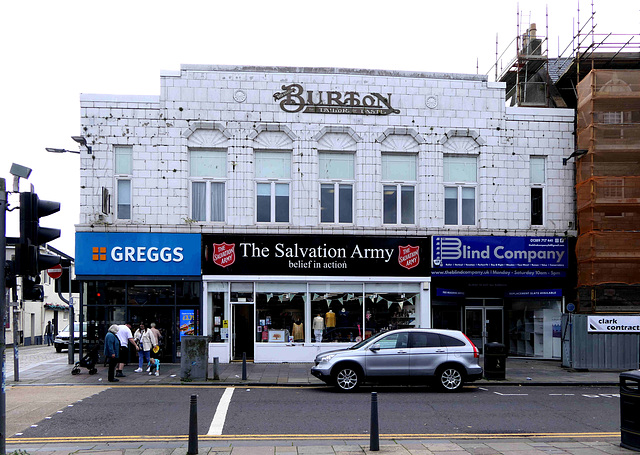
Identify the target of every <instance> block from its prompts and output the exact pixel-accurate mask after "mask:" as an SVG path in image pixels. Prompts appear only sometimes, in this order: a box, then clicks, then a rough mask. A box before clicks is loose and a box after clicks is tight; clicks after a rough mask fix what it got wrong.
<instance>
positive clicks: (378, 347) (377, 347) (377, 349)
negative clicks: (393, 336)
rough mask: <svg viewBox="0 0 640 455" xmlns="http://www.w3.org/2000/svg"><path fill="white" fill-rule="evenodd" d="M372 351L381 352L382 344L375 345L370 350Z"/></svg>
mask: <svg viewBox="0 0 640 455" xmlns="http://www.w3.org/2000/svg"><path fill="white" fill-rule="evenodd" d="M369 350H370V351H373V352H376V351H379V350H380V343H375V344H374V345H373V346H371V347H370V348H369Z"/></svg>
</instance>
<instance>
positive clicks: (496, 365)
mask: <svg viewBox="0 0 640 455" xmlns="http://www.w3.org/2000/svg"><path fill="white" fill-rule="evenodd" d="M506 369H507V351H506V349H505V346H504V344H502V343H487V344H485V345H484V377H485V379H506Z"/></svg>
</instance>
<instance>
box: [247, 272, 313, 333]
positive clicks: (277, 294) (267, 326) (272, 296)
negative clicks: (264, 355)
mask: <svg viewBox="0 0 640 455" xmlns="http://www.w3.org/2000/svg"><path fill="white" fill-rule="evenodd" d="M287 288H288V289H286V290H284V291H283V287H282V286H275V285H270V284H268V283H256V341H257V342H258V343H288V342H304V341H305V323H306V319H305V311H304V310H305V306H306V305H305V303H306V293H305V292H304V290H305V289H304V288H305V285H304V284H303V285H290V286H287ZM276 289H278V290H276ZM287 291H288V292H287Z"/></svg>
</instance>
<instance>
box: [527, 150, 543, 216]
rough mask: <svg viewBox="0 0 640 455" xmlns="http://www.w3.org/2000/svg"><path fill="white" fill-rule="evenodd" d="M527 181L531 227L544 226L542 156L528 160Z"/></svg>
mask: <svg viewBox="0 0 640 455" xmlns="http://www.w3.org/2000/svg"><path fill="white" fill-rule="evenodd" d="M529 181H530V183H531V225H532V226H541V225H543V224H544V189H545V183H546V178H545V159H544V156H531V157H530V158H529Z"/></svg>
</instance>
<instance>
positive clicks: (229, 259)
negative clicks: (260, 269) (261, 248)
mask: <svg viewBox="0 0 640 455" xmlns="http://www.w3.org/2000/svg"><path fill="white" fill-rule="evenodd" d="M235 248H236V244H235V243H229V244H227V243H214V244H213V262H214V264H216V265H219V266H220V267H228V266H230V265H231V264H233V263H234V262H236V249H235Z"/></svg>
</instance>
